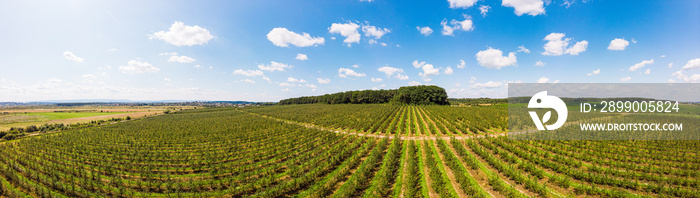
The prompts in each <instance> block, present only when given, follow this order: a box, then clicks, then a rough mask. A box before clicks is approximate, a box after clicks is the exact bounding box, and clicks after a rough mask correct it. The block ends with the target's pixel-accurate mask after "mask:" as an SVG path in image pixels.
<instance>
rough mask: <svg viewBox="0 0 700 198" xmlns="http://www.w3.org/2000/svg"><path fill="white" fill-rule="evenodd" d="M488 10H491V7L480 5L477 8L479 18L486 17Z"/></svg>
mask: <svg viewBox="0 0 700 198" xmlns="http://www.w3.org/2000/svg"><path fill="white" fill-rule="evenodd" d="M489 9H491V6H487V5H482V6H481V7H479V11H481V16H483V17H486V13H488V12H489Z"/></svg>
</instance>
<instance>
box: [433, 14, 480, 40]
mask: <svg viewBox="0 0 700 198" xmlns="http://www.w3.org/2000/svg"><path fill="white" fill-rule="evenodd" d="M464 18H465V19H464V20H463V21H458V20H455V19H452V21H450V22H449V24H448V23H447V19H443V20H442V22H440V25H442V35H446V36H454V31H455V30H461V31H472V30H474V24H473V23H472V19H471V17H469V16H467V15H464Z"/></svg>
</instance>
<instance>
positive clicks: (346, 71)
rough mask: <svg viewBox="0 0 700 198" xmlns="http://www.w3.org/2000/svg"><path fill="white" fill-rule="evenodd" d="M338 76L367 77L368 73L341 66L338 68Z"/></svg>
mask: <svg viewBox="0 0 700 198" xmlns="http://www.w3.org/2000/svg"><path fill="white" fill-rule="evenodd" d="M338 76H339V77H341V78H348V77H365V76H367V75H366V74H365V73H358V72H355V71H354V70H352V69H348V68H342V67H341V68H340V69H338Z"/></svg>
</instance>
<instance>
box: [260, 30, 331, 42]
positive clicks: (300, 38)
mask: <svg viewBox="0 0 700 198" xmlns="http://www.w3.org/2000/svg"><path fill="white" fill-rule="evenodd" d="M267 40H269V41H270V42H272V44H274V45H275V46H277V47H289V44H292V45H294V46H297V47H309V46H316V45H318V44H321V45H323V43H324V42H325V39H323V37H311V35H309V33H306V32H303V33H302V34H297V33H295V32H292V31H289V30H287V28H283V27H277V28H273V29H272V30H270V32H269V33H267Z"/></svg>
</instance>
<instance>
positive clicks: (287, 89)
mask: <svg viewBox="0 0 700 198" xmlns="http://www.w3.org/2000/svg"><path fill="white" fill-rule="evenodd" d="M282 91H284V92H289V91H292V90H291V89H289V88H284V89H282Z"/></svg>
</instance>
